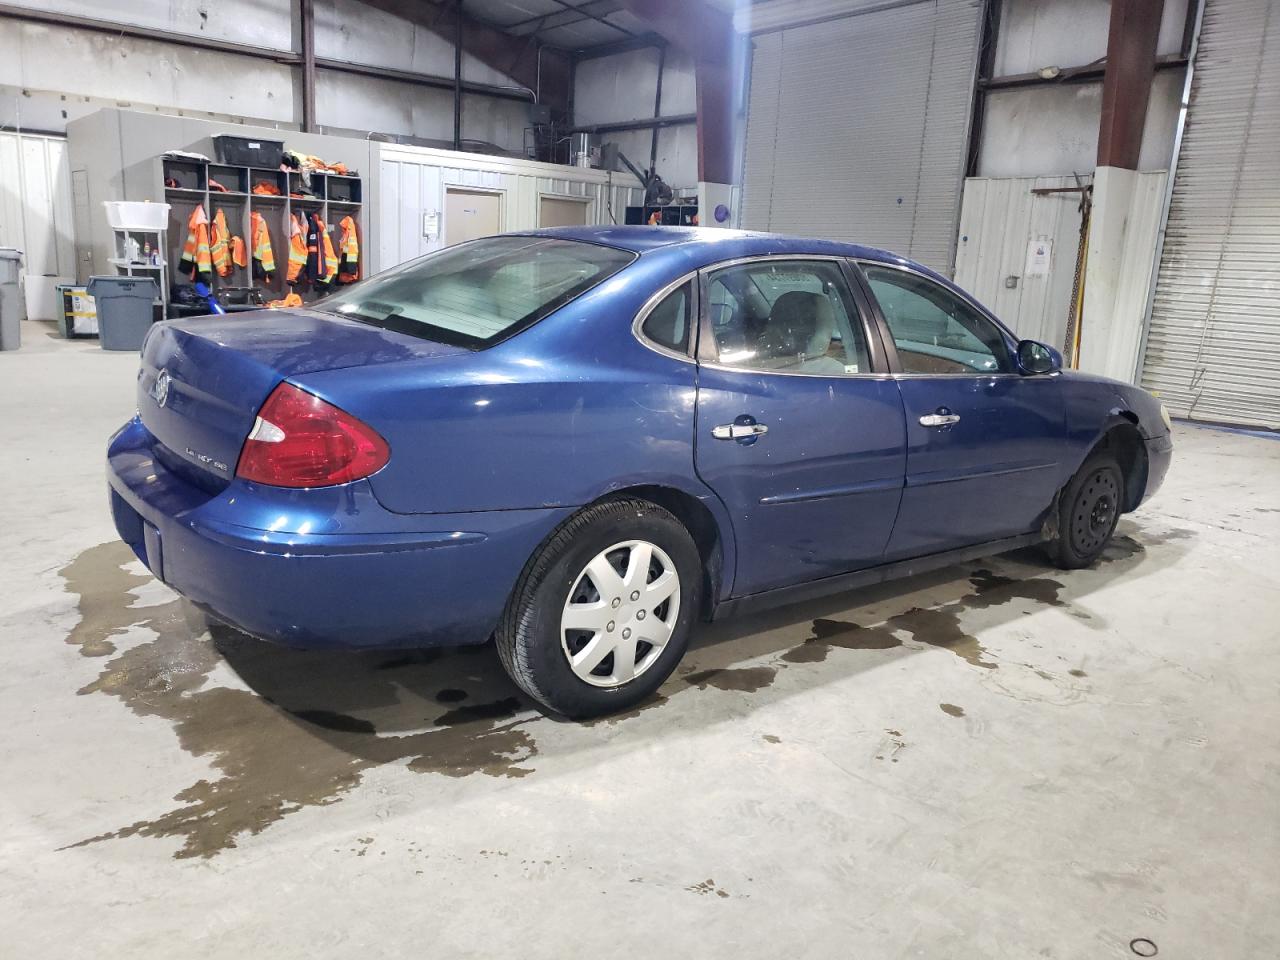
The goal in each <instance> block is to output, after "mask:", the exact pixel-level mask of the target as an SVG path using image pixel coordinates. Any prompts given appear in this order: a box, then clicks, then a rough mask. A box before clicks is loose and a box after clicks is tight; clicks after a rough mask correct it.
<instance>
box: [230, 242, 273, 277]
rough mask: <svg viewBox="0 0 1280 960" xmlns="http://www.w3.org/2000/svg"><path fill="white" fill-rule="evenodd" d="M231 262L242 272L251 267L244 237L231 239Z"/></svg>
mask: <svg viewBox="0 0 1280 960" xmlns="http://www.w3.org/2000/svg"><path fill="white" fill-rule="evenodd" d="M268 242H270V241H268ZM231 262H232V263H234V264H235V265H236V266H237V267H240V268H241V269H242V270H243V269H244V268H245V267H247V266H248V265H249V260H248V251H247V250H246V249H245V246H244V237H232V238H231Z"/></svg>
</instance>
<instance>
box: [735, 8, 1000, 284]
mask: <svg viewBox="0 0 1280 960" xmlns="http://www.w3.org/2000/svg"><path fill="white" fill-rule="evenodd" d="M977 25H978V7H977V5H976V4H974V3H972V2H970V0H937V2H936V3H921V4H914V5H910V6H905V7H896V8H893V9H881V10H875V11H872V12H867V13H860V14H858V15H854V16H847V17H844V18H843V19H839V20H832V21H829V22H824V23H820V24H813V25H808V26H799V27H794V28H791V29H786V30H783V31H780V32H777V33H769V34H765V35H763V36H760V37H757V38H756V39H755V46H754V52H753V56H752V69H751V90H750V102H749V110H748V121H747V134H746V148H745V159H744V169H743V208H742V211H743V213H742V221H743V225H744V226H746V227H749V228H755V229H764V230H776V231H780V232H783V233H799V234H805V235H809V236H818V237H824V238H828V239H833V240H851V241H859V242H862V243H870V244H874V245H878V246H883V247H887V248H889V249H891V250H896V251H898V252H900V253H904V254H909V255H911V256H914V257H916V258H917V259H919V260H921V261H923V262H924V263H926V264H928V265H929V266H932V267H935V268H937V269H939V270H942V271H944V272H948V273H949V272H950V270H951V266H952V249H953V243H954V240H955V226H956V219H957V215H958V210H959V200H960V189H961V183H962V173H963V169H962V168H963V163H964V154H965V144H966V140H967V136H968V126H969V124H968V116H969V103H970V98H971V93H972V88H973V70H974V62H975V56H976V46H977Z"/></svg>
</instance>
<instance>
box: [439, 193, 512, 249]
mask: <svg viewBox="0 0 1280 960" xmlns="http://www.w3.org/2000/svg"><path fill="white" fill-rule="evenodd" d="M501 232H502V194H501V193H496V192H493V191H490V190H465V189H463V188H461V187H446V188H445V191H444V240H445V245H446V246H450V247H451V246H453V245H454V244H455V243H465V242H466V241H468V240H478V239H479V238H481V237H491V236H493V235H494V234H495V233H501Z"/></svg>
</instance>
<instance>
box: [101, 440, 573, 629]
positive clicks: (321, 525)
mask: <svg viewBox="0 0 1280 960" xmlns="http://www.w3.org/2000/svg"><path fill="white" fill-rule="evenodd" d="M154 443H155V438H154V437H152V436H151V434H150V433H149V432H148V431H147V429H146V428H145V427H144V426H143V425H142V424H141V423H140V422H139V421H138V420H137V419H134V420H132V421H130V422H129V423H128V424H126V425H125V427H124V428H123V429H122V430H121V431H120V432H119V433H118V434H117V435H116V436H115V437H113V438H112V441H111V444H110V447H109V449H108V452H107V481H108V484H109V487H110V502H111V513H112V517H113V519H114V520H115V524H116V530H117V531H118V532H119V534H120V537H121V539H122V540H124V541H125V542H126V543H127V544H129V546H130V547H131V548H132V549H133V551H134V552H135V553H136V554H137V556H138V558H139V559H140V560H141V561H142V562H143V563H144V564H146V566H147V567H148V568H149V569H150V570H151V572H152V573H153V574H155V576H156V577H157V578H159V579H160V580H162V581H164V582H165V583H166V584H168V585H169V586H171V587H172V588H173V589H175V590H177V591H178V592H179V593H181V594H182V595H183V596H185V597H187V598H188V599H190V600H191V601H193V602H194V603H196V604H197V605H199V606H201V607H202V608H204V609H206V610H208V611H209V612H210V613H212V614H213V615H214V616H215V617H217V618H218V619H220V620H225V621H226V622H228V623H230V624H231V625H232V626H235V627H237V628H238V629H240V630H243V631H244V632H246V633H249V634H252V635H254V636H257V637H261V638H263V639H267V640H272V641H275V642H279V643H284V644H287V645H290V646H298V647H316V648H323V647H332V648H365V647H413V646H436V645H452V644H468V643H482V642H483V641H485V640H486V639H487V638H488V637H489V635H490V634H491V633H492V632H493V629H494V627H495V626H496V624H497V621H498V618H499V616H500V615H501V613H502V609H503V606H504V605H505V604H506V601H507V596H508V594H509V593H510V590H511V588H512V586H513V585H514V584H515V581H516V578H517V577H518V576H519V574H520V570H521V569H522V568H523V566H524V564H525V562H526V561H527V560H528V558H529V556H530V555H531V554H532V553H533V551H534V549H535V548H536V547H537V545H538V544H539V543H540V542H541V541H542V540H543V539H544V538H545V537H546V536H547V535H548V534H549V533H550V532H551V531H552V530H553V529H554V528H555V527H556V525H557V524H558V523H559V522H560V521H561V520H563V519H564V517H565V516H566V515H567V514H568V513H569V510H568V509H567V508H565V509H546V510H501V511H486V512H480V513H466V514H429V515H428V514H416V515H406V514H396V513H392V512H390V511H388V510H386V509H385V508H384V507H382V506H381V504H379V503H378V501H377V499H376V498H375V497H374V496H373V494H372V491H371V490H370V489H369V485H368V483H367V482H366V481H359V482H357V483H351V484H344V485H342V486H339V487H325V488H320V489H315V490H283V489H280V488H273V487H266V486H262V485H258V484H251V483H245V482H243V481H238V480H236V481H232V482H231V484H230V485H229V486H227V487H226V489H224V490H222V491H221V492H219V493H216V494H210V493H209V492H208V491H206V490H204V489H201V488H200V487H198V486H196V485H194V484H192V483H190V482H188V481H187V480H185V479H184V478H182V477H180V476H178V475H177V474H175V473H173V472H171V471H169V470H167V469H165V467H164V466H163V465H162V464H161V463H160V462H159V461H158V460H157V459H156V458H155V457H154V456H153V455H152V448H153V444H154Z"/></svg>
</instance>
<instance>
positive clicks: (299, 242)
mask: <svg viewBox="0 0 1280 960" xmlns="http://www.w3.org/2000/svg"><path fill="white" fill-rule="evenodd" d="M306 234H307V227H306V224H305V223H303V221H302V215H301V214H297V213H295V214H291V215H290V216H289V272H288V273H287V274H285V279H286V280H288V281H289V282H290V283H297V282H298V279H299V278H300V277H301V275H302V270H303V268H304V267H305V266H306V265H307V240H306Z"/></svg>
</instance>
